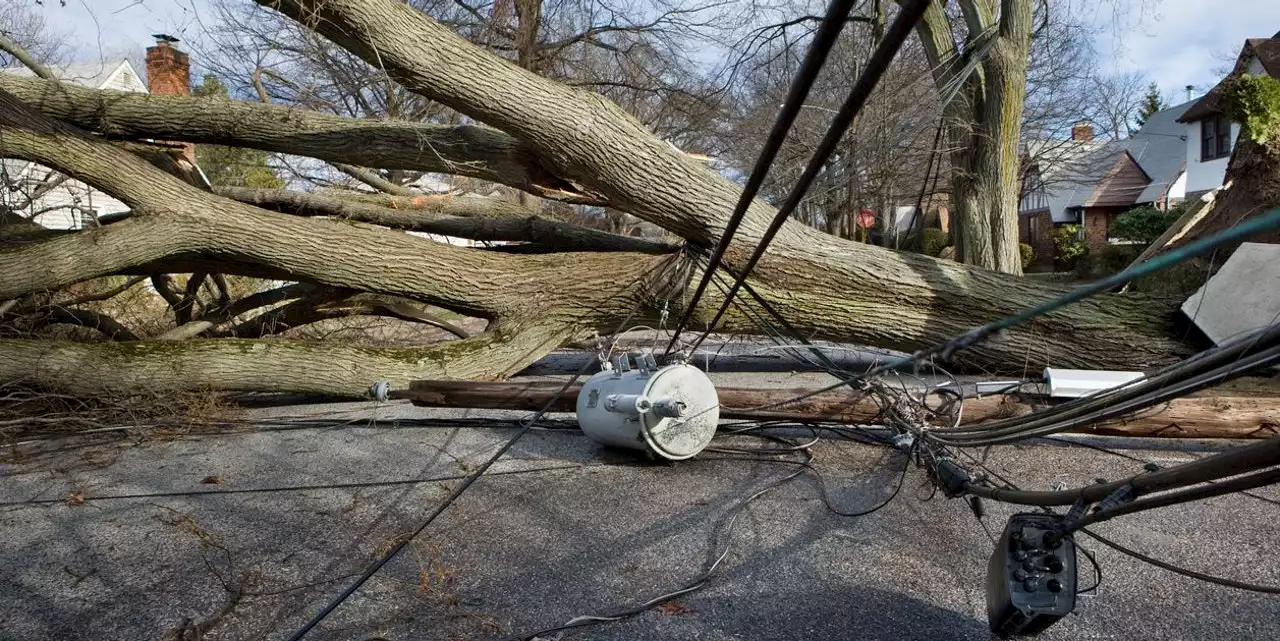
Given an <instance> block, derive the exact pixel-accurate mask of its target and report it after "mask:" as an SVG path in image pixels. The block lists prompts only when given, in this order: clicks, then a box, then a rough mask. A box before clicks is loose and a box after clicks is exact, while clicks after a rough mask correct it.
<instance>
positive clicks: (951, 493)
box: [933, 458, 973, 499]
mask: <svg viewBox="0 0 1280 641" xmlns="http://www.w3.org/2000/svg"><path fill="white" fill-rule="evenodd" d="M933 469H934V473H935V474H936V475H937V478H938V485H939V486H940V487H941V488H942V494H943V496H945V497H947V498H949V499H954V498H956V497H959V496H964V495H965V493H966V492H965V489H964V487H965V485H968V484H969V483H972V482H973V475H972V474H970V473H969V470H967V469H965V468H964V466H962V465H960V464H959V463H957V462H956V461H955V459H950V458H944V459H939V460H938V464H937V465H936V466H934V468H933Z"/></svg>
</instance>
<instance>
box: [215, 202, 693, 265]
mask: <svg viewBox="0 0 1280 641" xmlns="http://www.w3.org/2000/svg"><path fill="white" fill-rule="evenodd" d="M214 191H215V193H217V194H219V195H222V196H226V197H228V198H233V199H235V200H238V201H240V202H243V203H248V204H251V205H255V206H258V207H263V208H266V209H270V210H272V211H279V212H283V213H286V214H293V215H298V216H335V217H338V218H345V219H349V220H357V221H360V222H365V223H371V224H374V225H382V226H385V227H392V228H394V229H405V230H408V231H418V232H425V233H430V234H441V235H445V236H453V237H456V238H470V239H474V240H487V241H525V242H531V243H536V244H538V245H540V246H542V247H544V248H546V249H549V250H552V251H602V252H610V251H624V252H627V251H634V252H642V253H646V254H670V253H673V252H675V251H677V250H678V247H675V246H673V245H669V244H667V243H662V242H656V241H652V240H647V239H644V238H635V237H631V236H622V235H619V234H610V233H608V232H604V231H599V230H596V229H590V228H587V227H579V226H577V225H571V224H569V223H564V222H560V221H554V220H545V219H542V218H539V217H537V216H534V215H533V212H532V211H531V210H529V209H528V208H525V207H521V206H520V205H516V204H513V203H508V202H506V201H502V200H496V199H493V198H480V197H469V196H463V197H453V196H420V197H416V198H414V199H413V202H416V203H418V204H420V205H422V207H421V208H418V209H408V210H405V209H393V208H389V207H379V206H377V205H369V204H365V203H363V202H358V201H352V200H347V199H339V198H331V197H328V196H323V195H319V194H311V193H304V192H297V191H285V190H280V189H252V188H247V187H217V188H215V189H214Z"/></svg>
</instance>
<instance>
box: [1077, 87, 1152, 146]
mask: <svg viewBox="0 0 1280 641" xmlns="http://www.w3.org/2000/svg"><path fill="white" fill-rule="evenodd" d="M1090 84H1091V87H1090V88H1091V91H1090V92H1089V93H1088V94H1087V95H1088V96H1089V102H1090V104H1092V106H1093V110H1092V117H1091V118H1090V119H1091V120H1093V122H1094V123H1096V124H1098V125H1101V126H1102V130H1103V132H1105V133H1106V135H1107V136H1109V137H1110V138H1111V139H1112V140H1120V139H1122V138H1126V137H1128V135H1129V127H1130V123H1132V122H1134V117H1135V116H1136V114H1137V113H1138V108H1139V106H1140V105H1141V103H1142V97H1143V93H1144V92H1145V91H1146V85H1147V78H1146V76H1145V75H1143V74H1142V73H1141V72H1137V71H1129V72H1120V73H1115V74H1110V75H1098V76H1095V77H1094V78H1093V81H1092V82H1091V83H1090Z"/></svg>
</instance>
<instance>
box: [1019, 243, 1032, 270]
mask: <svg viewBox="0 0 1280 641" xmlns="http://www.w3.org/2000/svg"><path fill="white" fill-rule="evenodd" d="M1018 255H1019V256H1020V257H1021V258H1022V268H1023V269H1026V268H1027V267H1029V266H1030V265H1031V262H1032V261H1034V260H1035V259H1036V250H1035V248H1034V247H1032V246H1031V245H1028V244H1026V243H1018Z"/></svg>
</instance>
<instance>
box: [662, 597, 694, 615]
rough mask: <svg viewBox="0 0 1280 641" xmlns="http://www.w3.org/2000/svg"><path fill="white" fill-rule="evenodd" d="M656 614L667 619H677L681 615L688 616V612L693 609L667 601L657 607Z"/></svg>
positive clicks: (677, 602) (676, 602)
mask: <svg viewBox="0 0 1280 641" xmlns="http://www.w3.org/2000/svg"><path fill="white" fill-rule="evenodd" d="M658 612H661V613H663V614H665V615H667V616H669V617H678V616H680V615H682V614H689V613H690V612H693V608H691V607H689V606H687V605H685V604H683V603H680V602H679V601H667V602H666V603H663V604H660V605H659V606H658Z"/></svg>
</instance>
